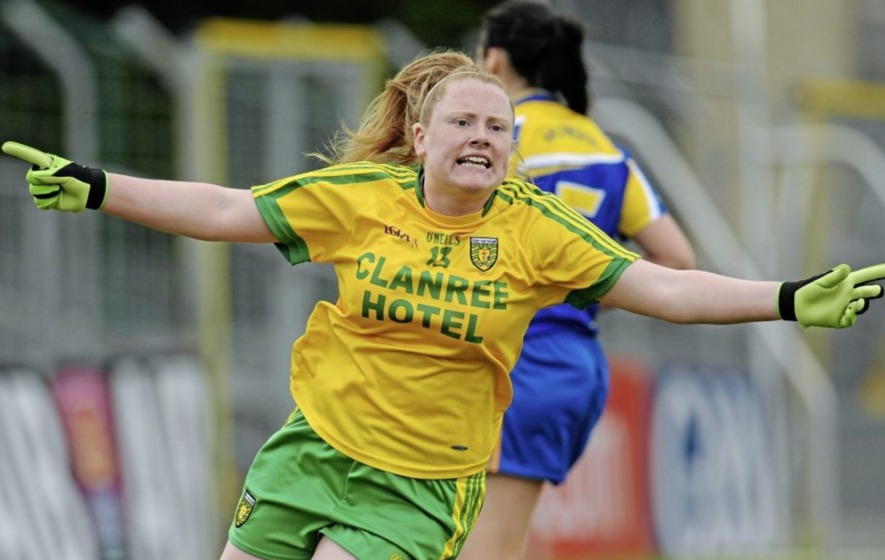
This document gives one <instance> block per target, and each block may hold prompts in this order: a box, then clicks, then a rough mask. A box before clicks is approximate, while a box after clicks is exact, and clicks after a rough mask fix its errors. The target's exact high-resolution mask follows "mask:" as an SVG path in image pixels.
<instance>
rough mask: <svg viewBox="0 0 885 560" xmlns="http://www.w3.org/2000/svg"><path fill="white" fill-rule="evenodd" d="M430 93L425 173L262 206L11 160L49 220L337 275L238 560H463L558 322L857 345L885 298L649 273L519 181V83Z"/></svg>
mask: <svg viewBox="0 0 885 560" xmlns="http://www.w3.org/2000/svg"><path fill="white" fill-rule="evenodd" d="M429 56H431V57H433V56H435V55H429ZM424 62H427V61H424ZM431 64H432V63H431ZM424 91H425V92H426V93H425V94H424V99H423V100H422V101H421V103H420V109H419V110H418V112H417V115H416V117H417V121H416V122H415V123H414V124H412V125H411V126H409V127H408V130H410V131H411V134H409V135H408V136H409V138H408V139H403V140H402V142H409V141H410V142H411V145H412V147H413V149H409V148H403V149H402V157H403V159H404V161H403V164H380V163H372V162H368V161H358V162H353V163H344V164H336V165H331V166H328V167H325V168H323V169H319V170H316V171H311V172H308V173H303V174H300V175H295V176H292V177H286V178H283V179H280V180H277V181H273V182H271V183H268V184H266V185H260V186H256V187H253V188H252V189H236V188H226V187H222V186H219V185H213V184H209V183H200V182H190V181H168V180H155V179H143V178H137V177H132V176H128V175H121V174H118V173H108V172H106V171H104V170H102V169H97V168H92V167H84V166H82V165H79V164H76V163H73V162H71V161H69V160H66V159H64V158H62V157H59V156H55V155H52V154H48V153H45V152H42V151H40V150H38V149H35V148H32V147H29V146H24V145H22V144H18V143H16V142H5V143H4V144H3V151H4V152H6V153H7V154H9V155H12V156H14V157H16V158H19V159H21V160H23V161H25V162H27V163H29V164H30V165H31V168H30V169H29V170H28V172H27V174H26V178H27V182H28V184H29V190H30V193H31V196H32V197H33V200H34V203H35V205H36V206H37V207H38V208H40V209H43V210H59V211H65V212H80V211H82V210H84V209H86V208H88V209H95V210H102V211H103V212H104V213H106V214H108V215H111V216H116V217H118V218H121V219H125V220H128V221H132V222H136V223H140V224H142V225H145V226H147V227H150V228H153V229H156V230H159V231H164V232H167V233H171V234H175V235H183V236H188V237H192V238H195V239H202V240H207V241H226V242H244V243H268V244H270V243H273V244H275V245H276V246H277V247H278V248H279V250H280V251H281V253H282V254H283V256H284V257H285V258H286V259H287V260H288V261H289V262H290V263H292V264H297V263H301V262H305V261H313V262H330V263H332V264H333V265H334V267H335V271H336V275H337V278H338V283H339V286H338V288H339V300H338V301H337V302H336V303H335V304H331V303H329V302H325V301H323V302H320V303H318V304H317V305H316V307H315V308H314V311H313V312H312V314H311V316H310V318H309V319H308V325H307V328H306V330H305V333H304V335H302V336H301V337H300V338H299V339H298V340H296V341H295V344H294V345H293V349H292V367H291V377H290V389H291V391H292V396H293V398H294V400H295V403H296V409H295V411H293V413H292V415H291V416H290V418H289V420H288V421H287V422H286V424H285V426H284V427H283V428H281V429H280V430H279V431H278V432H276V433H275V434H273V435H272V436H271V437H270V439H269V440H268V441H267V443H266V444H265V445H264V446H263V447H262V448H261V449H260V450H259V452H258V454H257V455H256V457H255V460H254V462H253V464H252V466H251V467H250V469H249V472H248V473H247V476H246V481H245V484H244V490H243V495H242V498H241V500H240V503H239V505H238V507H237V510H236V513H235V516H234V521H233V523H232V524H231V528H230V532H229V541H228V545H227V546H226V547H225V549H224V551H223V553H222V559H223V560H251V559H255V558H264V559H273V560H282V559H293V560H304V559H307V558H313V559H316V560H350V559H354V558H356V559H358V560H376V559H379V558H380V559H386V560H394V559H403V560H405V559H407V558H413V559H416V560H417V559H420V560H424V559H445V558H455V557H457V556H458V554H459V552H460V550H461V547H462V546H463V543H464V540H465V539H466V537H467V535H468V534H469V532H470V530H471V527H472V525H473V524H474V522H475V520H476V518H477V516H478V514H479V509H480V507H481V505H482V501H483V497H484V492H485V476H486V475H485V470H486V465H487V464H488V462H489V459H490V457H491V454H492V450H493V448H494V446H495V442H496V438H497V435H498V431H499V429H500V423H501V418H502V415H503V413H504V410H505V409H506V408H507V406H508V404H509V403H510V399H511V386H510V382H509V379H508V376H509V373H510V371H511V370H512V368H513V366H514V364H515V362H516V359H517V356H518V355H519V351H520V347H521V344H522V340H523V335H524V334H525V331H526V329H527V327H528V324H529V321H530V320H531V318H532V317H533V316H534V315H535V313H536V312H537V311H538V310H539V309H540V308H542V307H546V306H550V305H554V304H556V303H561V302H562V301H569V302H571V303H572V304H574V305H576V306H579V307H580V306H587V305H589V304H592V303H594V302H596V301H601V302H602V303H603V304H606V305H610V306H613V307H620V308H623V309H626V310H629V311H632V312H635V313H639V314H643V315H647V316H652V317H656V318H659V319H663V320H666V321H670V322H674V323H715V324H725V323H740V322H748V321H768V320H776V319H779V318H780V319H784V320H791V321H798V322H799V323H800V324H802V325H803V326H822V327H831V328H845V327H849V326H851V325H853V324H854V323H855V322H856V320H857V317H858V315H859V314H860V313H862V312H863V311H865V310H866V309H867V301H866V300H867V299H869V298H874V297H881V295H882V292H883V290H882V287H881V286H879V285H863V284H865V283H867V282H869V281H872V280H875V279H879V278H882V276H883V275H885V264H882V265H877V266H874V267H869V268H864V269H861V270H858V271H854V272H851V270H850V268H849V267H848V266H847V265H841V266H839V267H837V268H836V269H833V270H832V271H829V272H827V273H825V274H822V275H820V276H819V277H814V278H811V279H808V280H804V281H799V282H763V281H748V280H740V279H736V278H729V277H725V276H720V275H716V274H711V273H707V272H702V271H677V270H673V269H669V268H666V267H662V266H659V265H655V264H653V263H650V262H647V261H644V260H642V259H639V256H638V255H636V254H635V253H632V252H630V251H629V250H627V249H625V248H624V247H622V246H621V245H619V244H618V243H617V242H615V241H614V240H612V239H611V238H610V237H608V236H607V235H606V234H605V233H603V232H602V231H600V230H599V229H598V228H596V227H595V226H593V225H592V224H591V223H590V222H589V221H587V220H586V219H584V218H583V217H582V216H580V215H579V214H577V213H576V212H574V211H573V210H571V209H570V208H569V207H568V206H567V205H565V204H563V203H562V201H561V200H560V199H558V198H557V197H555V196H551V195H549V194H547V193H543V192H542V191H540V190H539V189H537V188H536V187H535V186H533V185H531V184H529V183H526V182H524V181H521V180H518V179H514V178H507V174H508V166H509V162H510V156H511V151H512V147H513V126H514V114H513V106H512V104H511V102H510V99H509V97H508V95H507V93H506V92H505V90H504V89H503V86H502V85H501V83H500V81H499V80H498V79H497V78H495V77H494V76H491V75H489V74H486V73H484V72H482V71H481V70H479V69H475V68H469V69H465V68H460V67H459V68H458V69H456V70H455V71H454V72H452V73H450V74H448V75H446V76H445V77H443V78H440V80H439V82H438V83H436V84H435V85H434V86H432V87H430V88H428V89H425V90H424ZM387 92H388V90H385V93H387ZM382 95H384V93H383V94H382ZM398 99H400V103H402V102H403V101H406V100H407V96H399V97H398ZM383 107H385V105H384V104H383V103H379V104H372V106H371V108H370V111H377V112H378V113H377V117H378V119H379V120H378V121H375V120H374V117H373V116H372V115H367V118H366V119H364V121H363V122H364V123H367V122H369V123H371V122H376V124H378V126H377V127H376V128H375V130H376V131H378V133H381V134H384V135H387V133H390V132H394V133H395V132H401V131H402V130H403V127H404V123H403V122H402V121H400V120H399V117H396V120H391V121H390V122H386V123H385V122H384V121H385V120H386V119H387V118H391V119H393V118H394V117H393V115H401V116H403V117H406V118H412V117H409V115H410V114H411V113H410V112H409V111H408V110H407V109H402V110H401V111H400V110H396V111H392V112H390V113H389V114H388V115H387V116H385V115H384V114H383V112H382V111H381V110H382V108H383ZM400 108H401V107H400ZM400 136H402V134H401V135H400ZM400 142H401V141H400V140H396V141H395V142H394V143H393V145H391V148H392V149H394V151H396V150H397V148H396V145H402V146H405V145H406V144H399V143H400ZM370 144H371V143H370ZM370 144H364V143H362V142H360V143H359V145H362V146H367V145H370ZM386 149H388V148H385V150H386ZM369 153H371V151H370V152H369ZM412 154H414V155H412ZM170 538H173V537H170Z"/></svg>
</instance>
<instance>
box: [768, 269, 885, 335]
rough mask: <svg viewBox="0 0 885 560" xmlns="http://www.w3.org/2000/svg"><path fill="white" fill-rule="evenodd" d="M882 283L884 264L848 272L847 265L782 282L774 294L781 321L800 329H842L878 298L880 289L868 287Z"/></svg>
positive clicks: (879, 287) (884, 275)
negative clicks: (790, 322)
mask: <svg viewBox="0 0 885 560" xmlns="http://www.w3.org/2000/svg"><path fill="white" fill-rule="evenodd" d="M883 279H885V264H877V265H873V266H868V267H867V268H862V269H860V270H855V271H854V272H851V267H849V266H848V265H847V264H840V265H839V266H837V267H836V268H834V269H833V270H830V271H828V272H825V273H823V274H818V275H817V276H813V277H811V278H808V279H807V280H801V281H799V282H784V283H783V284H781V286H780V290H779V292H778V302H777V308H778V313H779V314H780V317H781V319H783V320H785V321H798V322H799V324H800V325H802V326H803V327H829V328H833V329H844V328H846V327H850V326H851V325H853V324H854V323H855V322H857V316H858V315H860V314H862V313H864V312H865V311H866V310H867V309H869V300H871V299H877V298H880V297H882V295H883V288H882V286H880V285H878V284H871V282H876V281H878V280H883Z"/></svg>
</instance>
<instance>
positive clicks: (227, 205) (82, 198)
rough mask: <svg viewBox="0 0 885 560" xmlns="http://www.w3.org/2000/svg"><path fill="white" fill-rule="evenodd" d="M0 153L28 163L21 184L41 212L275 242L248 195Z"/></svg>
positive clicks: (37, 154)
mask: <svg viewBox="0 0 885 560" xmlns="http://www.w3.org/2000/svg"><path fill="white" fill-rule="evenodd" d="M3 151H4V152H6V153H7V154H9V155H11V156H13V157H16V158H18V159H21V160H23V161H25V162H27V163H30V164H31V168H30V169H29V170H28V172H27V175H26V179H27V181H28V188H29V190H30V191H31V195H32V196H33V197H34V203H35V204H36V205H37V207H38V208H40V209H41V210H61V211H64V212H80V211H82V210H84V209H86V208H89V209H92V210H102V211H104V212H106V213H108V214H110V215H112V216H116V217H118V218H122V219H124V220H129V221H132V222H136V223H139V224H142V225H145V226H147V227H150V228H153V229H156V230H160V231H164V232H167V233H173V234H176V235H184V236H187V237H193V238H195V239H202V240H206V241H240V242H252V243H270V242H273V241H276V238H275V237H274V236H273V234H272V233H271V231H270V230H269V229H268V227H267V225H266V224H265V222H264V220H263V219H262V218H261V216H260V214H259V213H258V209H257V207H256V206H255V203H254V202H253V200H252V193H251V191H249V190H244V189H231V188H226V187H221V186H218V185H211V184H208V183H196V182H186V181H165V180H155V179H141V178H137V177H130V176H127V175H120V174H116V173H107V172H105V171H104V170H101V169H95V168H92V167H84V166H82V165H79V164H76V163H74V162H72V161H69V160H67V159H65V158H62V157H59V156H56V155H53V154H48V153H46V152H43V151H41V150H38V149H36V148H32V147H30V146H25V145H24V144H19V143H17V142H5V143H4V144H3Z"/></svg>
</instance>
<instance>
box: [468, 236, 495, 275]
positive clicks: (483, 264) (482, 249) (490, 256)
mask: <svg viewBox="0 0 885 560" xmlns="http://www.w3.org/2000/svg"><path fill="white" fill-rule="evenodd" d="M497 260H498V238H497V237H471V238H470V262H472V263H473V266H475V267H476V268H478V269H480V270H481V271H483V272H485V271H486V270H488V269H490V268H492V267H493V266H495V261H497Z"/></svg>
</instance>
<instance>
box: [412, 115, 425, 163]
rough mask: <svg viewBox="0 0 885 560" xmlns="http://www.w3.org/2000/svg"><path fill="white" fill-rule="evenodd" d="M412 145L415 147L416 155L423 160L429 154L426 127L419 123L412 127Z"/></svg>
mask: <svg viewBox="0 0 885 560" xmlns="http://www.w3.org/2000/svg"><path fill="white" fill-rule="evenodd" d="M412 144H413V145H414V147H415V155H417V156H418V157H419V158H423V157H424V154H426V153H427V139H426V131H425V130H424V126H423V125H422V124H421V123H419V122H417V123H415V124H413V125H412Z"/></svg>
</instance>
